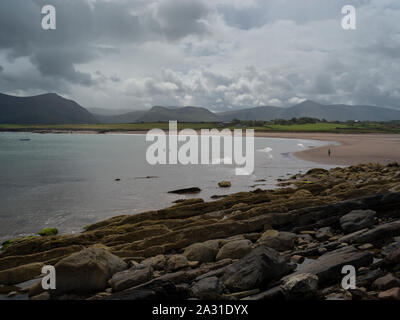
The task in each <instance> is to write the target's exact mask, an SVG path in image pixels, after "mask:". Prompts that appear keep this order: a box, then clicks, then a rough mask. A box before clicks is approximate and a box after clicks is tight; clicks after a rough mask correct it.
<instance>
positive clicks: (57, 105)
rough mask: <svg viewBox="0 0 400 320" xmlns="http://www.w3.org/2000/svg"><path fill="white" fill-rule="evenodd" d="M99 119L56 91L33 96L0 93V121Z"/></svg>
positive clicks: (61, 121)
mask: <svg viewBox="0 0 400 320" xmlns="http://www.w3.org/2000/svg"><path fill="white" fill-rule="evenodd" d="M96 122H98V120H97V119H96V118H95V117H94V116H93V115H92V114H91V113H90V112H89V111H87V110H86V109H84V108H82V107H81V106H80V105H79V104H77V103H76V102H74V101H72V100H67V99H65V98H63V97H61V96H59V95H57V94H55V93H49V94H43V95H38V96H33V97H14V96H9V95H5V94H0V123H3V124H85V123H96Z"/></svg>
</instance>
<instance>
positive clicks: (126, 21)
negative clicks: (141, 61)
mask: <svg viewBox="0 0 400 320" xmlns="http://www.w3.org/2000/svg"><path fill="white" fill-rule="evenodd" d="M48 3H49V1H48V0H33V1H26V0H2V2H1V4H0V5H1V10H0V49H3V50H6V51H7V58H8V59H9V60H11V61H12V60H15V59H17V58H20V57H29V58H30V60H31V62H32V63H33V64H34V65H35V66H36V67H37V69H38V70H39V71H40V73H41V74H42V75H43V76H50V77H58V78H59V79H62V80H65V81H68V82H71V83H78V84H83V85H92V84H94V79H93V77H92V75H91V74H90V73H88V72H80V71H78V70H77V67H76V66H77V65H81V64H85V63H89V62H90V61H92V60H94V59H96V58H100V57H101V56H102V55H106V54H107V53H108V52H107V47H105V48H104V45H107V46H118V45H121V44H124V43H140V42H143V41H150V40H160V39H163V38H166V39H173V40H178V39H180V38H182V37H185V36H187V35H189V34H202V33H204V32H206V26H205V25H203V23H202V22H201V21H198V20H199V19H201V18H202V17H203V15H205V14H207V9H206V7H205V6H204V5H203V4H202V3H201V2H193V3H192V2H191V3H190V4H189V3H188V2H187V1H180V2H176V1H169V2H163V3H162V4H161V5H159V6H157V8H154V9H153V11H151V10H149V9H148V8H146V7H145V6H144V4H145V2H143V1H125V0H119V1H111V2H110V1H100V0H99V1H94V2H93V1H92V2H89V1H87V0H53V1H51V4H52V5H53V6H54V7H55V8H56V10H57V29H56V30H51V31H44V30H42V29H41V18H42V16H41V8H42V6H44V5H47V4H48ZM112 50H113V49H112V48H111V49H109V52H110V51H112Z"/></svg>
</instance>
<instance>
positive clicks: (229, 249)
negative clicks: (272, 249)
mask: <svg viewBox="0 0 400 320" xmlns="http://www.w3.org/2000/svg"><path fill="white" fill-rule="evenodd" d="M251 249H252V242H251V241H250V240H236V241H231V242H228V243H226V244H225V245H223V246H222V248H221V249H220V250H219V252H218V254H217V257H216V260H217V261H219V260H223V259H227V258H229V259H241V258H243V257H244V256H245V255H246V254H248V253H249V252H250V251H251Z"/></svg>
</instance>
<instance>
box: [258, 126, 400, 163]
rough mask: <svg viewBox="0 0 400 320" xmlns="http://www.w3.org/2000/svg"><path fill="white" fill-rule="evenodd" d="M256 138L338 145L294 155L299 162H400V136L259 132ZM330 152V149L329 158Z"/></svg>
mask: <svg viewBox="0 0 400 320" xmlns="http://www.w3.org/2000/svg"><path fill="white" fill-rule="evenodd" d="M256 136H257V137H267V138H289V139H290V138H291V139H309V140H320V141H331V142H337V143H338V145H333V144H332V145H328V146H324V147H320V148H312V149H308V150H305V151H300V152H295V153H293V155H294V156H295V157H297V158H299V159H302V160H307V161H312V162H317V163H323V164H333V165H334V164H337V165H355V164H359V163H369V162H377V163H381V164H388V163H390V162H395V161H397V162H400V135H396V134H334V133H280V132H257V133H256ZM329 149H331V156H330V157H329V156H328V150H329Z"/></svg>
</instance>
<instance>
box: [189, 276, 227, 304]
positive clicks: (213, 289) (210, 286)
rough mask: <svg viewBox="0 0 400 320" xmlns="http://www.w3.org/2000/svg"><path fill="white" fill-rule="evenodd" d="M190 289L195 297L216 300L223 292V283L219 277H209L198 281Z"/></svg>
mask: <svg viewBox="0 0 400 320" xmlns="http://www.w3.org/2000/svg"><path fill="white" fill-rule="evenodd" d="M190 290H191V292H192V296H193V297H195V298H198V299H202V300H216V299H218V298H219V297H220V295H221V293H222V292H223V285H222V283H221V282H220V280H219V279H218V278H217V277H209V278H204V279H202V280H200V281H198V282H196V283H195V284H194V285H193V286H192V287H191V288H190Z"/></svg>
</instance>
